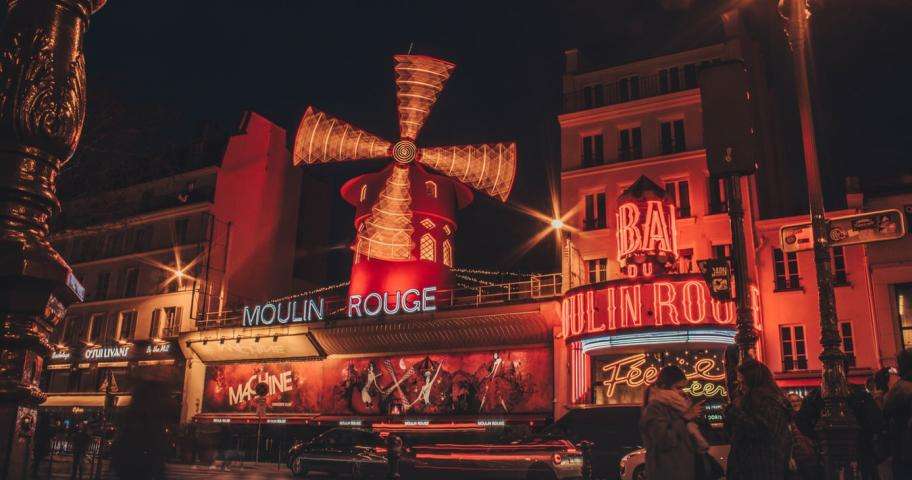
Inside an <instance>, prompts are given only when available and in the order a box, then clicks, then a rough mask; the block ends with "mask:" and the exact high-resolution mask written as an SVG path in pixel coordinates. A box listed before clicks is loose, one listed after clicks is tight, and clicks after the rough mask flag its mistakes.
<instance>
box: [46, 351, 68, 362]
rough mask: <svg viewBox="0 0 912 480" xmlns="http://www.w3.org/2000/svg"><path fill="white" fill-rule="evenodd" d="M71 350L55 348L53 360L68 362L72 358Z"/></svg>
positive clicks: (52, 353)
mask: <svg viewBox="0 0 912 480" xmlns="http://www.w3.org/2000/svg"><path fill="white" fill-rule="evenodd" d="M71 356H72V355H70V351H69V350H54V351H53V352H51V361H53V362H67V361H69V360H70V357H71Z"/></svg>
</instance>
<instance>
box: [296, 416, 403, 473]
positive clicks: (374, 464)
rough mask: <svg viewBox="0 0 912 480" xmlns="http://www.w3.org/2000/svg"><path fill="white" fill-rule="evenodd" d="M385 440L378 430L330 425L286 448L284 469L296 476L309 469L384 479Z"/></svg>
mask: <svg viewBox="0 0 912 480" xmlns="http://www.w3.org/2000/svg"><path fill="white" fill-rule="evenodd" d="M385 445H386V443H385V440H384V439H383V438H382V437H381V436H380V434H379V433H378V432H373V431H370V430H365V429H357V428H334V429H332V430H329V431H327V432H325V433H323V434H322V435H320V436H318V437H316V438H314V439H313V440H311V441H310V442H302V443H298V444H296V445H294V446H292V447H291V449H290V450H289V451H288V460H287V464H288V468H290V469H291V473H292V474H293V475H294V476H296V477H304V476H306V475H308V474H309V473H311V472H319V473H323V474H328V475H331V476H339V475H347V476H349V477H351V478H353V479H368V478H384V477H385V475H386V468H387V467H386V446H385Z"/></svg>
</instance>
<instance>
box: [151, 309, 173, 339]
mask: <svg viewBox="0 0 912 480" xmlns="http://www.w3.org/2000/svg"><path fill="white" fill-rule="evenodd" d="M180 312H181V309H180V307H165V308H161V309H155V310H153V311H152V326H151V328H149V338H168V337H174V336H177V334H178V333H180Z"/></svg>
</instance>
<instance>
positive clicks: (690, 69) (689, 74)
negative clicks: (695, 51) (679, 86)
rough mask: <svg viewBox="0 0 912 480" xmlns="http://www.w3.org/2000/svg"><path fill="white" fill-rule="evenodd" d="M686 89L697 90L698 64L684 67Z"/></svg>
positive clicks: (689, 64)
mask: <svg viewBox="0 0 912 480" xmlns="http://www.w3.org/2000/svg"><path fill="white" fill-rule="evenodd" d="M684 88H687V89H691V88H697V64H695V63H688V64H687V65H684Z"/></svg>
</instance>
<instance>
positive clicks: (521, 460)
mask: <svg viewBox="0 0 912 480" xmlns="http://www.w3.org/2000/svg"><path fill="white" fill-rule="evenodd" d="M478 433H479V432H459V431H454V432H447V433H442V432H421V431H409V432H400V431H397V432H396V435H399V436H401V437H402V438H403V442H404V450H403V453H402V457H401V458H400V462H399V472H400V474H401V476H402V478H403V479H433V480H442V479H446V478H454V479H456V478H458V479H465V478H471V479H503V480H508V479H517V480H565V479H567V480H570V479H574V480H575V479H580V478H581V477H582V465H583V457H582V454H581V453H580V451H579V449H577V448H576V447H575V446H574V445H573V444H572V443H571V442H570V441H568V440H565V439H557V438H550V439H529V440H521V441H513V442H504V441H500V440H502V438H498V437H500V436H499V435H483V433H484V432H482V435H479V434H478ZM387 434H389V432H380V431H374V430H367V429H356V428H335V429H332V430H329V431H327V432H326V433H324V434H322V435H320V436H318V437H317V438H315V439H313V440H312V441H310V442H307V443H299V444H297V445H295V446H293V447H292V448H291V449H290V450H289V455H288V467H289V468H290V469H291V471H292V473H293V474H294V475H295V476H299V477H303V476H306V475H307V474H309V473H311V472H319V473H324V474H329V475H332V476H349V477H351V478H356V479H368V478H385V476H386V473H387V463H386V462H387V460H386V435H387ZM460 441H462V442H461V443H456V442H460Z"/></svg>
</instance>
